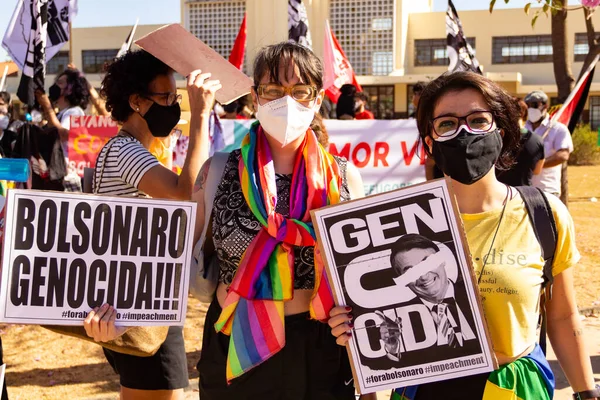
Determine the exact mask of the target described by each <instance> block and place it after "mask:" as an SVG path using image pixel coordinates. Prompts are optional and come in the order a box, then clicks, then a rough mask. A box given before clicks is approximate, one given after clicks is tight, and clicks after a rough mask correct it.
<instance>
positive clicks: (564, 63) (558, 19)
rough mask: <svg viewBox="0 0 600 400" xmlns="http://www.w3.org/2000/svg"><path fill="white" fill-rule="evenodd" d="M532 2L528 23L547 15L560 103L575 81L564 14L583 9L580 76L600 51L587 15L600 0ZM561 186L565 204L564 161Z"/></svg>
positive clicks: (566, 188)
mask: <svg viewBox="0 0 600 400" xmlns="http://www.w3.org/2000/svg"><path fill="white" fill-rule="evenodd" d="M504 2H505V3H507V4H508V3H509V2H510V0H504ZM535 2H537V3H538V4H541V5H542V7H541V8H540V9H537V10H535V11H534V13H533V17H532V20H531V26H532V27H533V26H535V23H536V21H537V19H538V18H539V16H540V15H542V14H544V15H546V16H551V24H552V25H551V26H552V28H551V34H552V48H553V51H552V64H553V66H554V79H555V80H556V86H557V88H558V101H559V103H562V102H564V101H565V100H566V99H567V97H569V94H570V93H571V90H573V85H574V83H575V79H574V78H573V72H572V71H571V63H570V60H571V57H570V54H569V49H568V47H567V15H568V13H569V12H573V11H576V10H583V15H584V18H585V27H586V33H587V40H588V46H589V51H588V54H587V56H586V58H585V60H584V63H583V67H582V68H581V72H580V75H579V77H581V74H583V73H584V71H585V70H586V69H587V67H588V66H589V65H590V64H591V63H592V61H593V60H594V58H595V57H596V55H597V54H600V38H599V37H597V35H596V30H595V28H594V23H593V21H592V18H591V16H592V14H593V13H594V11H595V9H596V7H598V6H599V5H600V0H581V5H579V6H571V7H570V6H569V5H568V0H535ZM495 4H496V0H491V1H490V13H491V12H493V10H494V5H495ZM532 4H534V3H533V2H531V3H527V4H526V5H525V8H524V11H525V13H526V14H528V15H529V14H530V13H531V5H532ZM561 187H562V190H561V200H562V201H563V203H565V204H567V201H568V193H569V182H568V178H567V163H564V164H563V167H562V179H561Z"/></svg>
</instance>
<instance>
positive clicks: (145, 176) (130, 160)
mask: <svg viewBox="0 0 600 400" xmlns="http://www.w3.org/2000/svg"><path fill="white" fill-rule="evenodd" d="M209 77H210V74H208V73H201V71H199V70H197V71H193V72H192V73H191V74H190V76H189V77H188V79H187V91H188V95H189V98H190V106H191V115H192V117H191V121H190V140H189V147H188V153H187V157H186V160H185V164H184V166H183V169H182V171H181V174H180V175H177V174H176V173H174V172H173V171H171V170H170V169H168V168H166V167H164V166H162V165H161V164H160V163H159V162H158V160H157V159H156V158H155V157H154V156H153V155H152V154H151V153H150V152H149V151H148V149H149V147H150V145H151V144H152V142H153V139H154V138H157V137H158V138H164V137H166V136H168V135H169V134H171V131H172V130H173V128H174V127H175V126H176V125H177V123H178V122H179V118H180V115H181V110H180V107H179V103H180V101H181V95H180V94H178V93H177V87H176V85H175V78H174V76H173V70H172V69H171V68H170V67H168V66H167V65H165V64H164V63H163V62H161V61H160V60H158V59H156V58H155V57H154V56H152V55H151V54H149V53H147V52H145V51H143V50H140V51H134V52H129V53H127V54H126V55H124V56H123V57H121V58H118V59H117V60H115V61H114V62H113V63H112V64H110V65H109V66H108V67H107V70H106V76H105V77H104V80H103V82H102V89H101V94H102V95H103V96H104V97H105V98H106V108H107V110H108V111H110V113H111V115H112V117H113V119H114V120H116V121H117V122H119V123H120V124H121V125H122V127H121V130H120V131H119V133H118V135H117V136H115V137H114V138H112V139H110V140H109V141H108V142H107V143H106V145H105V146H104V147H103V148H102V150H101V151H100V153H99V154H98V159H97V161H96V170H95V173H94V182H93V191H94V193H96V194H103V195H111V196H135V197H154V198H167V199H178V200H190V198H191V195H192V190H193V187H194V182H195V180H196V177H197V175H198V172H199V171H200V166H201V165H202V164H203V162H204V161H206V159H207V158H208V149H209V133H208V121H209V116H210V111H211V109H212V105H213V102H214V98H215V93H216V91H217V90H219V89H220V88H221V84H220V83H219V81H216V80H209ZM116 313H117V311H116V310H115V309H114V308H113V307H112V306H111V305H109V304H104V305H103V306H102V307H100V308H96V309H94V310H92V311H91V312H90V313H89V315H88V317H87V319H86V320H85V321H84V327H85V330H86V332H87V334H88V335H89V336H90V337H93V338H94V340H96V341H98V342H107V341H111V340H113V339H115V338H117V337H118V336H120V335H122V334H123V333H125V331H126V330H127V328H124V327H116V326H115V319H116ZM104 353H105V355H106V358H107V359H108V361H109V363H110V364H111V365H112V367H113V368H114V370H115V371H116V372H117V373H118V374H119V375H120V382H121V399H124V400H129V399H142V398H143V399H165V400H167V399H168V400H175V399H182V398H183V388H185V387H187V385H188V375H187V362H186V357H185V347H184V342H183V334H182V328H181V327H170V328H169V332H168V335H167V338H166V340H165V342H164V343H163V344H162V345H161V347H160V348H159V350H158V351H157V353H156V354H155V355H153V356H151V357H136V356H132V355H128V354H122V353H118V352H114V351H111V350H107V349H104Z"/></svg>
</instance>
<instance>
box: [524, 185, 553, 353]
mask: <svg viewBox="0 0 600 400" xmlns="http://www.w3.org/2000/svg"><path fill="white" fill-rule="evenodd" d="M517 190H518V191H519V193H521V197H522V198H523V202H524V203H525V208H526V209H527V214H528V215H529V219H530V221H531V225H532V226H533V231H534V233H535V237H536V238H537V240H538V242H539V243H540V247H541V249H542V257H543V259H544V271H543V278H544V282H543V283H542V293H543V299H542V302H545V301H546V300H550V299H551V298H552V281H553V280H554V278H553V276H552V264H553V262H554V253H555V252H556V243H557V241H558V233H557V230H556V221H555V220H554V215H553V214H552V208H551V207H550V203H549V202H548V198H547V197H546V195H545V194H544V192H543V191H542V190H541V189H539V188H535V187H532V186H519V187H517ZM541 308H542V310H541V329H540V340H539V344H540V347H541V348H542V351H543V352H544V354H546V307H545V305H544V304H543V303H542V307H541Z"/></svg>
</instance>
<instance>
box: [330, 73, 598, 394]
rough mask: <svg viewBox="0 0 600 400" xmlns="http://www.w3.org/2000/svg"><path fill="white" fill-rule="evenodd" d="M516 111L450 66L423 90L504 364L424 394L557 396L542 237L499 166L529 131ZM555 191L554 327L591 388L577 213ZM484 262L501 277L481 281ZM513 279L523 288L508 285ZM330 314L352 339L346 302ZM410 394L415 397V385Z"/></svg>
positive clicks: (574, 383)
mask: <svg viewBox="0 0 600 400" xmlns="http://www.w3.org/2000/svg"><path fill="white" fill-rule="evenodd" d="M518 115H519V113H518V110H517V108H516V106H515V104H514V101H513V100H512V97H511V96H510V95H509V94H508V93H507V92H506V91H505V90H504V89H502V88H501V87H500V86H498V85H497V84H496V83H494V82H493V81H491V80H489V79H487V78H484V77H483V76H481V75H479V74H475V73H471V72H456V73H452V74H444V75H442V76H440V77H439V78H437V79H436V80H435V81H433V82H432V83H430V84H429V85H428V86H427V87H426V88H425V90H424V91H423V93H422V95H421V100H420V104H419V108H418V111H417V124H418V127H419V134H420V136H421V139H422V142H423V145H424V146H425V149H426V151H427V152H428V153H429V154H434V155H435V159H436V162H437V163H438V165H439V166H440V168H441V169H442V170H443V171H444V173H445V174H446V175H448V176H449V177H450V178H451V180H452V181H451V182H452V189H453V191H454V193H455V195H456V200H457V203H458V208H459V210H460V212H461V217H462V222H463V224H464V228H465V231H466V234H467V242H468V245H469V249H470V254H471V255H472V263H473V265H474V268H475V274H476V276H477V277H479V289H480V292H481V295H482V297H483V298H484V301H483V311H484V316H485V319H486V320H487V325H488V328H489V331H490V335H491V343H492V344H493V346H494V348H493V350H494V352H495V354H496V357H497V359H498V363H499V365H500V368H499V369H498V370H496V371H494V372H492V373H490V374H480V375H474V376H470V377H464V378H457V379H451V380H446V381H440V382H434V383H428V384H423V385H419V386H418V388H417V389H416V397H415V398H416V399H434V398H438V397H439V396H440V394H443V397H444V399H447V400H453V399H461V400H475V399H477V400H479V399H485V400H488V399H496V398H497V397H494V394H492V392H493V393H495V394H497V393H498V392H502V393H505V394H506V396H507V398H508V397H510V398H516V397H517V395H518V398H520V399H523V400H544V399H551V398H552V396H553V391H554V377H553V376H552V370H551V368H550V365H549V364H548V362H547V361H546V358H545V356H544V354H543V352H542V350H541V348H540V346H539V345H538V344H537V343H536V341H537V337H538V333H537V329H536V328H537V326H538V319H539V312H540V309H539V304H540V303H539V302H540V292H541V283H542V282H543V266H544V260H543V258H542V255H541V250H540V244H539V242H538V239H537V238H536V236H535V233H534V230H533V227H532V225H531V223H530V222H529V217H528V215H527V211H526V208H525V205H524V203H523V199H522V197H521V196H520V194H519V193H518V192H517V191H516V190H514V189H512V188H511V187H510V186H507V185H505V184H503V183H500V182H499V181H498V180H497V179H496V170H497V169H505V168H507V167H509V166H510V165H511V162H512V160H511V157H512V155H511V153H512V152H513V150H514V149H515V148H516V146H517V145H518V143H519V140H520V138H521V132H520V129H519V127H518V125H517V124H516V121H517V120H518ZM547 197H548V201H549V203H550V205H551V208H552V214H553V216H554V219H555V221H556V229H557V236H558V238H557V247H556V250H555V253H554V261H553V264H552V275H553V276H554V283H553V286H552V296H551V297H546V298H545V304H546V305H545V307H546V318H547V324H548V337H549V338H550V341H551V343H552V348H553V349H554V351H555V353H556V355H557V357H558V361H559V363H560V365H561V367H562V368H563V371H564V372H565V375H566V377H567V379H568V380H569V383H570V385H571V387H572V388H573V390H574V391H575V392H581V391H585V390H592V389H593V388H594V378H593V372H592V368H591V363H590V359H589V356H588V354H587V352H586V348H585V342H584V340H583V330H582V326H581V321H580V318H579V312H578V310H577V304H576V302H575V289H574V286H573V268H572V267H574V266H575V265H576V264H577V262H578V261H579V258H580V255H579V252H578V251H577V248H576V246H575V233H574V227H573V220H572V219H571V216H570V215H569V212H568V211H567V209H566V207H565V206H564V205H563V204H562V203H561V202H560V200H558V199H557V198H556V197H554V196H547ZM495 249H502V251H503V253H504V254H505V255H507V254H512V255H517V254H518V255H519V257H524V260H526V261H525V262H524V263H522V264H519V263H517V264H513V265H511V264H510V263H509V261H508V260H507V258H506V257H505V258H504V259H503V260H497V259H496V258H495V257H494V258H493V259H492V260H491V261H490V257H488V256H489V254H490V252H491V251H492V250H495ZM483 260H486V261H485V263H484V261H483ZM484 270H485V271H484ZM484 272H485V276H493V277H494V279H493V280H492V279H489V280H483V281H482V280H481V277H482V276H484ZM508 289H510V290H511V291H514V293H518V295H507V294H505V293H507V291H508ZM330 315H331V319H330V320H329V325H330V326H331V327H332V328H333V330H332V333H333V334H334V335H335V336H336V337H337V342H338V343H339V344H340V345H345V344H346V343H347V342H348V339H349V338H350V337H351V336H352V326H351V325H349V321H350V320H351V317H350V315H348V310H347V309H346V308H345V307H343V306H341V307H336V308H334V309H333V310H332V312H331V314H330ZM494 388H495V389H494ZM412 389H414V387H413V388H412ZM404 395H405V396H406V398H411V397H412V395H411V396H410V397H408V391H404Z"/></svg>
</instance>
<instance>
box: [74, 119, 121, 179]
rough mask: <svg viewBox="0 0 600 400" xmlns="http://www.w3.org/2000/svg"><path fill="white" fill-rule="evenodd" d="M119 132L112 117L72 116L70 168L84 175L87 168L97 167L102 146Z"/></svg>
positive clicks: (81, 175)
mask: <svg viewBox="0 0 600 400" xmlns="http://www.w3.org/2000/svg"><path fill="white" fill-rule="evenodd" d="M118 132H119V126H118V125H117V123H116V122H115V121H113V120H112V118H111V117H105V116H100V115H95V116H80V117H79V116H78V117H71V128H70V129H69V143H68V150H69V169H71V170H75V171H77V174H78V175H79V176H80V177H83V170H84V169H85V168H95V167H96V159H97V158H98V154H99V153H100V150H102V147H103V146H104V145H105V144H106V142H108V141H109V139H110V138H111V137H113V136H115V135H116V134H117V133H118Z"/></svg>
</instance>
